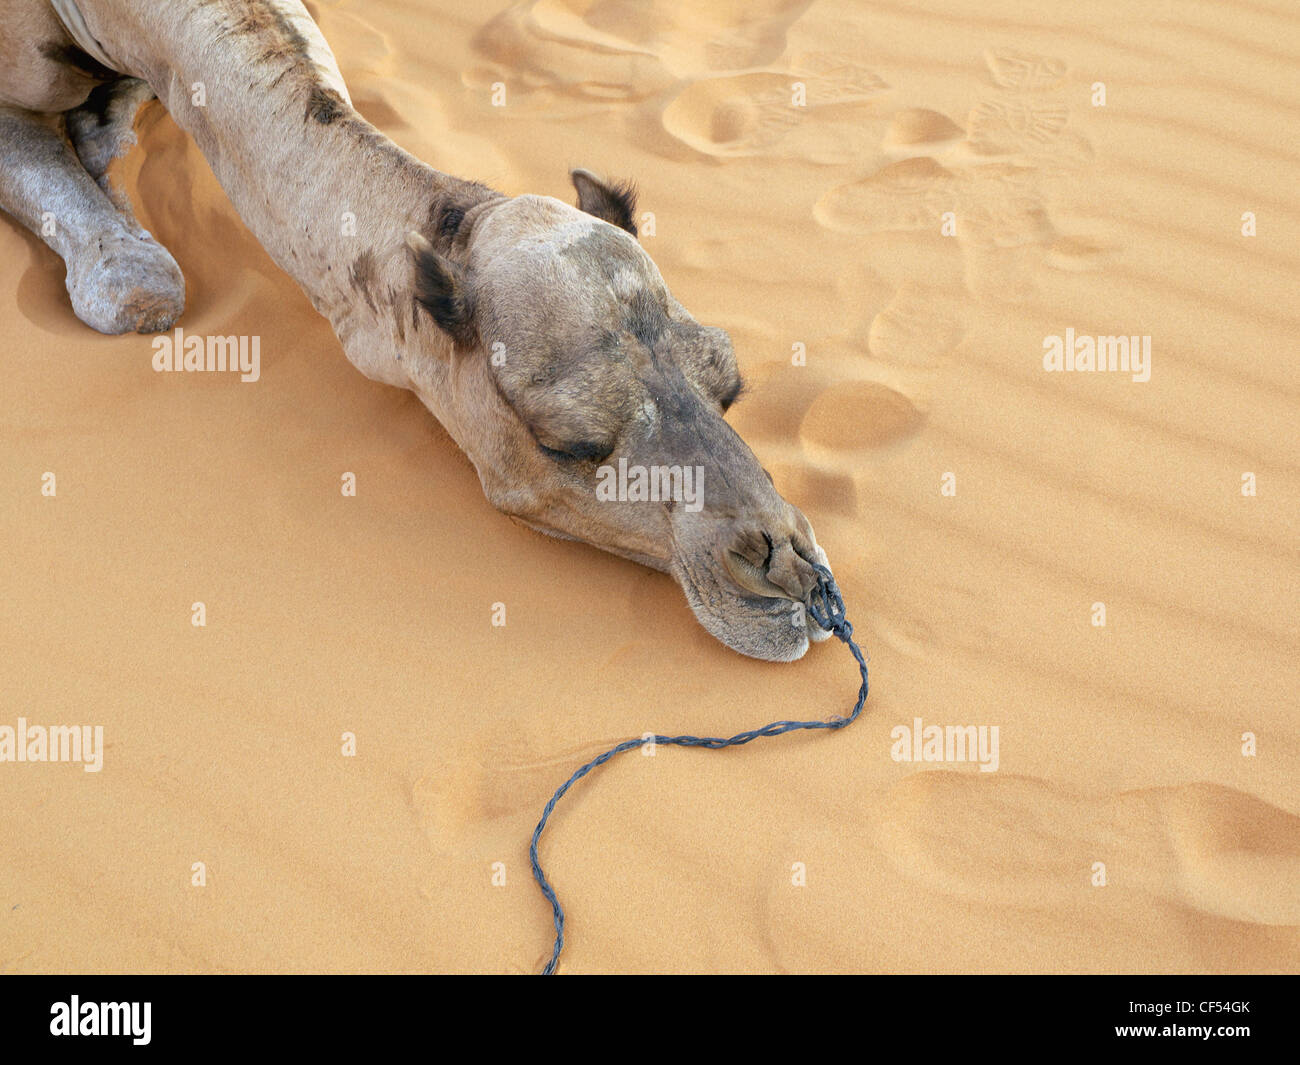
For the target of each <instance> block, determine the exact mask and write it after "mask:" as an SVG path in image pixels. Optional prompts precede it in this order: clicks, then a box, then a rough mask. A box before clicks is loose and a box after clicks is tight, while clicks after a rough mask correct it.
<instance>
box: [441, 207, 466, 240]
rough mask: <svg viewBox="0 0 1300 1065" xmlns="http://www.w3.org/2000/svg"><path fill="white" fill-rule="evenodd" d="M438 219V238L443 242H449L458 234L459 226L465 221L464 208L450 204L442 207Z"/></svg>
mask: <svg viewBox="0 0 1300 1065" xmlns="http://www.w3.org/2000/svg"><path fill="white" fill-rule="evenodd" d="M438 213H439V216H440V217H439V218H438V236H440V237H442V239H443V240H451V239H452V238H453V237H455V235H456V234H457V233H458V232H460V224H461V223H462V222H463V221H465V208H463V207H461V206H459V205H457V204H451V205H449V206H446V207H443V208H442V210H441V211H439V212H438Z"/></svg>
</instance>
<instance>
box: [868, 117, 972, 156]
mask: <svg viewBox="0 0 1300 1065" xmlns="http://www.w3.org/2000/svg"><path fill="white" fill-rule="evenodd" d="M963 136H965V133H964V132H963V130H962V128H961V127H960V126H958V125H957V124H956V123H955V122H953V121H952V120H951V119H950V118H948V116H947V115H941V114H939V112H938V111H929V110H927V109H925V108H924V107H909V108H906V109H904V110H902V111H896V112H895V113H894V116H893V118H891V119H890V120H889V128H888V129H887V130H886V131H885V139H884V141H883V147H884V149H885V151H887V152H889V153H890V154H892V155H919V156H928V155H933V154H937V153H939V152H942V151H943V150H944V149H946V148H950V147H952V145H954V144H956V143H957V142H958V141H959V140H961V139H962V137H963Z"/></svg>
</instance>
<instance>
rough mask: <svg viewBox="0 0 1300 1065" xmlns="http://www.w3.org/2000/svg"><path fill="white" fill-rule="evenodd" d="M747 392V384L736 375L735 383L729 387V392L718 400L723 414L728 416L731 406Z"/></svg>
mask: <svg viewBox="0 0 1300 1065" xmlns="http://www.w3.org/2000/svg"><path fill="white" fill-rule="evenodd" d="M744 391H745V382H744V381H743V380H742V379H741V377H740V375H739V374H737V375H736V379H735V381H733V382H732V383H731V385H730V386H728V388H727V390H726V391H725V392H724V393H723V394H722V395H721V396H720V397H719V398H718V403H719V405H720V406H721V407H722V413H723V414H726V413H727V411H728V410H729V409H730V408H731V405H732V404H733V403H735V402H736V400H737V399H739V398H740V395H741V393H743V392H744Z"/></svg>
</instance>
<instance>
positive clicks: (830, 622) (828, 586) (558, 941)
mask: <svg viewBox="0 0 1300 1065" xmlns="http://www.w3.org/2000/svg"><path fill="white" fill-rule="evenodd" d="M813 569H815V570H816V571H817V586H816V587H815V588H814V589H813V591H812V596H811V598H810V600H809V603H808V613H809V614H810V615H811V616H812V619H813V620H814V621H815V622H817V624H818V625H820V626H821V627H822V628H823V629H826V630H827V631H828V632H833V633H834V634H835V635H836V636H838V637H839V638H840V639H841V640H842V641H843V642H844V643H845V644H847V645H848V648H849V650H850V651H852V652H853V657H854V658H856V659H857V660H858V669H859V671H860V672H861V673H862V687H861V688H859V689H858V701H857V704H856V705H855V706H854V707H853V712H852V713H851V714H849V716H848V717H832V718H831V719H830V720H828V721H773V722H772V723H771V724H770V725H764V726H763V727H762V728H756V729H752V730H750V731H749V732H741V733H737V734H736V735H735V736H732V737H730V738H729V739H720V738H716V737H710V736H704V737H701V736H655V737H653V738H643V739H638V740H625V741H624V742H623V743H620V744H619V745H618V746H617V747H611V748H610V749H609V750H608V751H606V752H605V753H604V754H602V755H600V756H599V757H597V758H593V759H592V760H591V761H590V762H588V763H587V764H586V765H584V766H583V767H582V768H581V769H579V770H578V771H577V772H576V773H574V774H573V776H571V777H569V779H568V780H566V781H565V782H564V783H563V784H561V785H560V787H559V788H558V789H557V790H556V792H555V794H554V795H552V796H551V801H550V802H548V803H547V804H546V808H545V809H544V810H542V819H541V820H540V821H538V822H537V827H536V828H535V829H533V843H532V846H531V847H530V848H529V849H528V856H529V858H531V859H532V863H533V879H534V880H536V881H537V886H538V887H540V888H541V889H542V894H543V895H545V896H546V899H547V901H549V902H550V904H551V910H552V911H553V912H554V914H555V948H554V949H553V950H552V951H551V960H550V961H548V962H547V963H546V968H544V969H543V970H542V975H543V976H551V975H553V974H554V972H555V966H556V964H557V963H558V962H559V960H560V951H562V950H563V949H564V908H563V907H562V906H561V905H560V900H559V898H558V897H557V896H556V894H555V889H554V888H553V887H551V882H550V881H549V880H547V879H546V874H545V873H544V872H542V863H541V862H540V861H539V860H538V858H537V843H538V841H539V840H540V839H541V838H542V830H543V829H544V828H546V822H547V821H548V820H549V819H550V816H551V812H552V811H553V810H554V809H555V804H556V803H557V802H559V801H560V799H562V798H563V797H564V793H565V792H567V791H568V790H569V789H570V788H571V787H573V785H574V784H576V783H577V782H578V781H579V780H581V779H582V778H583V777H585V776H586V775H587V774H588V773H590V772H591V771H592V770H593V769H595V768H596V767H597V766H601V765H604V764H605V763H606V762H608V761H609V760H610V759H611V758H613V757H614V756H615V755H616V754H622V753H623V752H624V751H630V750H633V749H634V748H636V747H642V746H644V745H645V744H647V743H663V744H673V745H676V746H678V747H708V748H711V749H714V750H716V749H718V748H721V747H739V746H740V745H741V744H743V743H749V742H750V740H756V739H758V738H759V737H760V736H781V735H783V734H784V733H787V732H795V731H797V730H798V729H841V728H843V727H844V726H845V725H848V724H851V723H852V722H854V721H856V720H857V717H858V715H859V714H860V713H862V706H863V704H864V703H865V702H866V701H867V662H866V659H865V658H863V657H862V650H861V648H859V647H858V645H857V644H856V643H854V641H853V626H852V625H850V624H849V619H848V618H847V617H845V615H844V600H843V599H842V598H841V597H840V590H839V587H838V586H837V585H836V583H835V578H834V577H832V576H831V571H830V570H828V569H827V568H826V567H825V566H818V565H814V566H813Z"/></svg>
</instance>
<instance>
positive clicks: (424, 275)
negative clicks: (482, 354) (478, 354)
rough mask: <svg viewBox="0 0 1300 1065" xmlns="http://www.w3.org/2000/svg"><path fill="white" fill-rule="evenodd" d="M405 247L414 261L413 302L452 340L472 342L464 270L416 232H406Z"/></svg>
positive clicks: (471, 326)
mask: <svg viewBox="0 0 1300 1065" xmlns="http://www.w3.org/2000/svg"><path fill="white" fill-rule="evenodd" d="M406 246H407V247H408V248H409V249H410V251H411V258H412V259H413V260H414V269H415V302H416V303H418V304H419V305H420V306H421V307H423V308H424V309H425V310H426V311H427V312H428V313H429V317H430V318H432V319H433V320H434V321H435V322H437V323H438V326H439V328H441V329H442V330H443V331H444V332H446V333H449V334H450V335H451V337H452V339H453V340H455V341H457V342H458V343H460V344H469V343H472V342H473V340H474V323H473V314H472V313H471V308H470V305H469V296H468V292H467V288H466V285H465V271H464V269H463V268H462V267H460V266H458V265H457V264H456V263H453V262H452V261H451V260H450V259H446V258H444V257H443V256H441V255H439V254H438V253H437V252H436V251H434V250H433V245H432V244H430V243H429V242H428V241H427V240H426V239H425V238H424V237H423V236H421V235H420V234H419V233H415V232H412V233H408V234H407V236H406Z"/></svg>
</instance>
